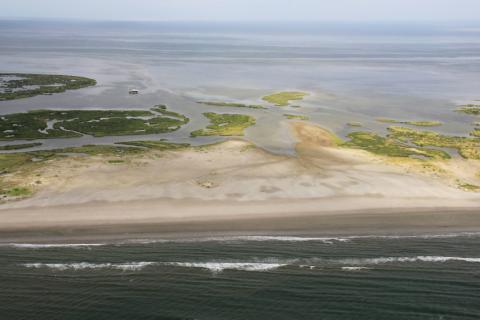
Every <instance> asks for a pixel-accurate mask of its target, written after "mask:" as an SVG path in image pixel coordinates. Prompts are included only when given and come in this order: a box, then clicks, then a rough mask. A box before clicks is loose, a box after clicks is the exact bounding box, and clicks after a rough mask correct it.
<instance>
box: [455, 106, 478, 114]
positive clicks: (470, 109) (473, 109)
mask: <svg viewBox="0 0 480 320" xmlns="http://www.w3.org/2000/svg"><path fill="white" fill-rule="evenodd" d="M457 112H462V113H466V114H470V115H474V116H478V115H480V104H465V105H462V106H458V108H457Z"/></svg>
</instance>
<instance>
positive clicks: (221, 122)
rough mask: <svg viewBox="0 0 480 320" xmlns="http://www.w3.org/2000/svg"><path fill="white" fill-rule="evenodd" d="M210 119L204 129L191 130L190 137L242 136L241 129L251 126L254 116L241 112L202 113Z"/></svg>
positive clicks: (253, 122)
mask: <svg viewBox="0 0 480 320" xmlns="http://www.w3.org/2000/svg"><path fill="white" fill-rule="evenodd" d="M203 115H204V116H205V117H207V118H208V119H209V120H210V123H211V124H210V125H208V126H207V128H206V129H200V130H196V131H193V132H192V133H191V134H190V135H191V136H192V137H198V136H243V135H244V132H243V130H244V129H246V128H248V127H250V126H253V125H254V124H255V123H256V121H255V118H254V117H252V116H248V115H243V114H219V113H213V112H206V113H204V114H203Z"/></svg>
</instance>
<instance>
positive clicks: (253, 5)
mask: <svg viewBox="0 0 480 320" xmlns="http://www.w3.org/2000/svg"><path fill="white" fill-rule="evenodd" d="M0 8H1V9H0V17H1V18H36V19H37V18H38V19H49V18H55V19H82V20H134V21H212V22H215V21H446V20H453V21H478V20H480V19H479V16H480V15H479V13H480V0H0Z"/></svg>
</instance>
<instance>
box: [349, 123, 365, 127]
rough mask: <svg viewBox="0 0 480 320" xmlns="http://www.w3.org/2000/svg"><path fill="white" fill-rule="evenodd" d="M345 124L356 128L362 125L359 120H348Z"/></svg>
mask: <svg viewBox="0 0 480 320" xmlns="http://www.w3.org/2000/svg"><path fill="white" fill-rule="evenodd" d="M347 125H348V126H349V127H357V128H359V127H363V124H362V123H360V122H348V123H347Z"/></svg>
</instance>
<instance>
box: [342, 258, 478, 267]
mask: <svg viewBox="0 0 480 320" xmlns="http://www.w3.org/2000/svg"><path fill="white" fill-rule="evenodd" d="M448 261H461V262H469V263H480V258H473V257H443V256H415V257H380V258H364V259H343V260H339V262H340V263H342V264H353V265H376V264H386V263H411V262H432V263H436V262H438V263H444V262H448Z"/></svg>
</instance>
